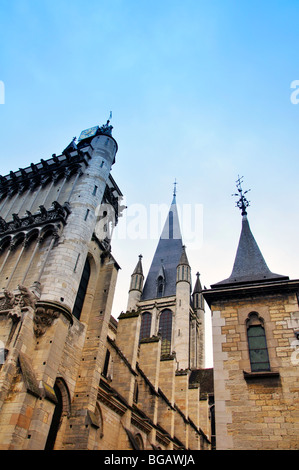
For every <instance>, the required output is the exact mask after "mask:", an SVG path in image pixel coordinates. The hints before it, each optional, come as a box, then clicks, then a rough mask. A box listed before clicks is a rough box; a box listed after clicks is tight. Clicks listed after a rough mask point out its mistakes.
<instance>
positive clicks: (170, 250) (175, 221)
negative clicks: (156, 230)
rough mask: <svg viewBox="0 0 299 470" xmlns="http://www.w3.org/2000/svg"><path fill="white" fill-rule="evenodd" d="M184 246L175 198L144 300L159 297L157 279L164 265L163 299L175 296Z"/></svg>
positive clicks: (163, 231)
mask: <svg viewBox="0 0 299 470" xmlns="http://www.w3.org/2000/svg"><path fill="white" fill-rule="evenodd" d="M182 246H183V243H182V235H181V229H180V223H179V217H178V211H177V206H176V201H175V197H174V198H173V201H172V203H171V206H170V209H169V213H168V215H167V218H166V221H165V224H164V227H163V230H162V234H161V237H160V240H159V242H158V245H157V248H156V252H155V254H154V258H153V261H152V264H151V267H150V270H149V273H148V275H147V278H146V281H145V284H144V289H143V293H142V300H147V299H155V298H156V297H157V279H158V277H159V272H160V269H161V265H162V264H163V272H164V276H165V282H164V288H163V297H167V296H169V295H175V293H176V276H177V273H176V271H177V266H178V263H179V261H180V258H181V255H182ZM161 259H163V263H161Z"/></svg>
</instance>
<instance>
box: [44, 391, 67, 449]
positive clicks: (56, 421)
mask: <svg viewBox="0 0 299 470" xmlns="http://www.w3.org/2000/svg"><path fill="white" fill-rule="evenodd" d="M54 392H55V395H56V398H57V403H56V406H55V409H54V413H53V417H52V422H51V426H50V430H49V434H48V438H47V442H46V445H45V450H53V449H54V445H55V441H56V437H57V433H58V430H59V426H60V420H61V417H62V409H63V405H62V394H61V391H60V388H59V387H58V385H57V384H55V386H54Z"/></svg>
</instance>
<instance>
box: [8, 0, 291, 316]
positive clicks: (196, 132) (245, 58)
mask: <svg viewBox="0 0 299 470" xmlns="http://www.w3.org/2000/svg"><path fill="white" fill-rule="evenodd" d="M298 15H299V3H298V1H297V0H293V1H291V0H285V1H283V2H282V1H275V0H271V1H268V0H263V1H262V2H261V1H256V0H251V1H248V0H239V1H237V0H210V1H208V0H205V1H203V0H185V1H184V2H182V1H177V0H172V1H170V0H159V1H156V0H150V1H144V0H139V1H137V0H110V1H109V2H107V1H102V0H88V1H82V0H72V1H70V0H68V1H67V0H60V1H59V2H58V1H57V0H51V1H48V0H1V15H0V31H1V42H0V80H1V81H2V82H3V83H4V85H5V104H1V105H0V155H1V168H0V173H1V174H3V175H5V174H7V173H8V172H9V171H10V170H17V169H18V168H19V167H26V166H28V165H29V164H30V163H31V162H38V161H39V160H40V159H41V158H44V159H45V158H50V156H51V154H52V153H57V154H59V153H60V152H61V151H62V150H63V149H64V148H65V147H66V145H67V144H68V143H69V142H70V141H71V140H72V138H73V137H74V136H77V137H78V136H79V134H80V132H81V130H83V129H86V128H88V127H92V126H94V125H97V124H100V125H101V124H103V123H104V122H106V120H107V119H108V117H109V113H110V111H111V110H112V112H113V118H112V124H113V126H114V130H113V135H114V137H115V139H116V140H117V142H118V145H119V151H118V154H117V160H116V164H115V166H114V168H113V172H112V174H113V176H114V178H115V179H116V181H117V183H118V184H119V186H120V188H121V190H122V192H123V193H124V195H125V196H126V204H127V205H128V206H130V205H132V204H137V203H138V204H144V205H145V206H146V207H149V205H150V204H167V205H170V203H171V199H172V188H173V181H174V179H175V178H176V179H177V181H178V193H177V201H178V204H191V205H195V204H201V205H202V208H203V222H202V230H203V239H202V242H201V243H199V244H198V246H197V247H194V246H192V249H191V250H188V243H186V245H187V251H188V256H189V261H190V264H191V267H192V271H193V279H195V273H196V272H197V271H199V272H200V273H201V278H202V282H203V284H205V285H206V286H209V285H210V284H212V283H214V282H217V281H220V280H222V279H224V278H226V277H228V276H229V275H230V272H231V269H232V265H233V261H234V256H235V252H236V247H237V243H238V238H239V233H240V228H241V216H240V213H239V211H238V210H237V209H236V208H235V207H234V206H235V203H234V198H232V197H231V194H232V193H234V192H235V186H234V185H235V180H236V179H237V176H238V174H240V175H242V176H243V175H244V188H245V189H248V188H251V192H250V195H249V199H250V201H251V207H250V208H249V210H248V216H249V220H250V224H251V228H252V231H253V233H254V235H255V237H256V240H257V242H258V244H259V246H260V248H261V250H262V252H263V254H264V257H265V259H266V261H267V263H268V265H269V267H270V269H271V270H273V271H274V272H279V273H282V274H286V275H289V276H290V277H291V278H297V277H298V275H299V269H298V264H299V263H298V260H299V256H298V249H297V244H298V229H299V227H298V225H299V223H298V217H297V213H298V209H297V206H298V182H297V180H298V170H299V165H298V123H299V104H298V105H296V104H293V103H292V102H291V100H290V96H291V93H292V91H293V90H292V89H291V88H290V85H291V82H292V81H294V80H297V79H299V70H298V58H297V56H298V50H299V44H298V42H299V32H298ZM121 223H122V221H120V224H121ZM182 231H183V235H184V229H182ZM156 244H157V240H156V239H142V240H126V241H125V243H124V241H123V240H117V239H116V240H115V242H114V244H113V247H114V251H113V252H114V255H115V257H116V259H117V260H118V262H119V264H120V265H121V267H122V270H121V272H120V275H119V283H118V287H117V290H116V296H117V300H116V301H115V303H114V309H113V311H114V315H115V316H118V314H119V313H120V311H121V310H124V309H125V308H126V303H127V290H128V286H129V276H130V274H131V272H132V270H133V269H134V266H135V264H136V263H137V260H138V255H139V254H140V253H142V254H143V256H144V258H143V263H144V270H145V273H146V272H147V270H148V268H149V265H150V262H151V259H152V256H153V252H154V250H155V247H156Z"/></svg>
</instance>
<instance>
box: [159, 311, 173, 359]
mask: <svg viewBox="0 0 299 470" xmlns="http://www.w3.org/2000/svg"><path fill="white" fill-rule="evenodd" d="M171 332H172V312H171V310H169V309H166V310H163V312H162V313H161V315H160V323H159V333H160V335H161V339H162V343H161V355H162V356H163V355H167V354H170V352H171Z"/></svg>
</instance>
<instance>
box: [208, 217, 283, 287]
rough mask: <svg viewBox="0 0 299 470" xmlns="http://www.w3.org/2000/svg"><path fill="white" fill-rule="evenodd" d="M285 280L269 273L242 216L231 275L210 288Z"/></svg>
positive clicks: (281, 276) (247, 224)
mask: <svg viewBox="0 0 299 470" xmlns="http://www.w3.org/2000/svg"><path fill="white" fill-rule="evenodd" d="M286 279H289V278H288V276H283V275H281V274H275V273H272V272H271V271H270V269H269V268H268V266H267V264H266V262H265V260H264V257H263V255H262V253H261V251H260V249H259V247H258V244H257V243H256V241H255V238H254V236H253V234H252V232H251V229H250V226H249V222H248V219H247V215H243V218H242V231H241V235H240V239H239V245H238V249H237V254H236V257H235V262H234V266H233V270H232V273H231V275H230V277H229V278H227V279H224V280H223V281H221V282H217V283H216V284H213V285H211V288H212V289H213V288H217V287H223V286H229V285H237V284H247V283H255V282H267V281H270V280H271V281H278V280H286Z"/></svg>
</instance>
